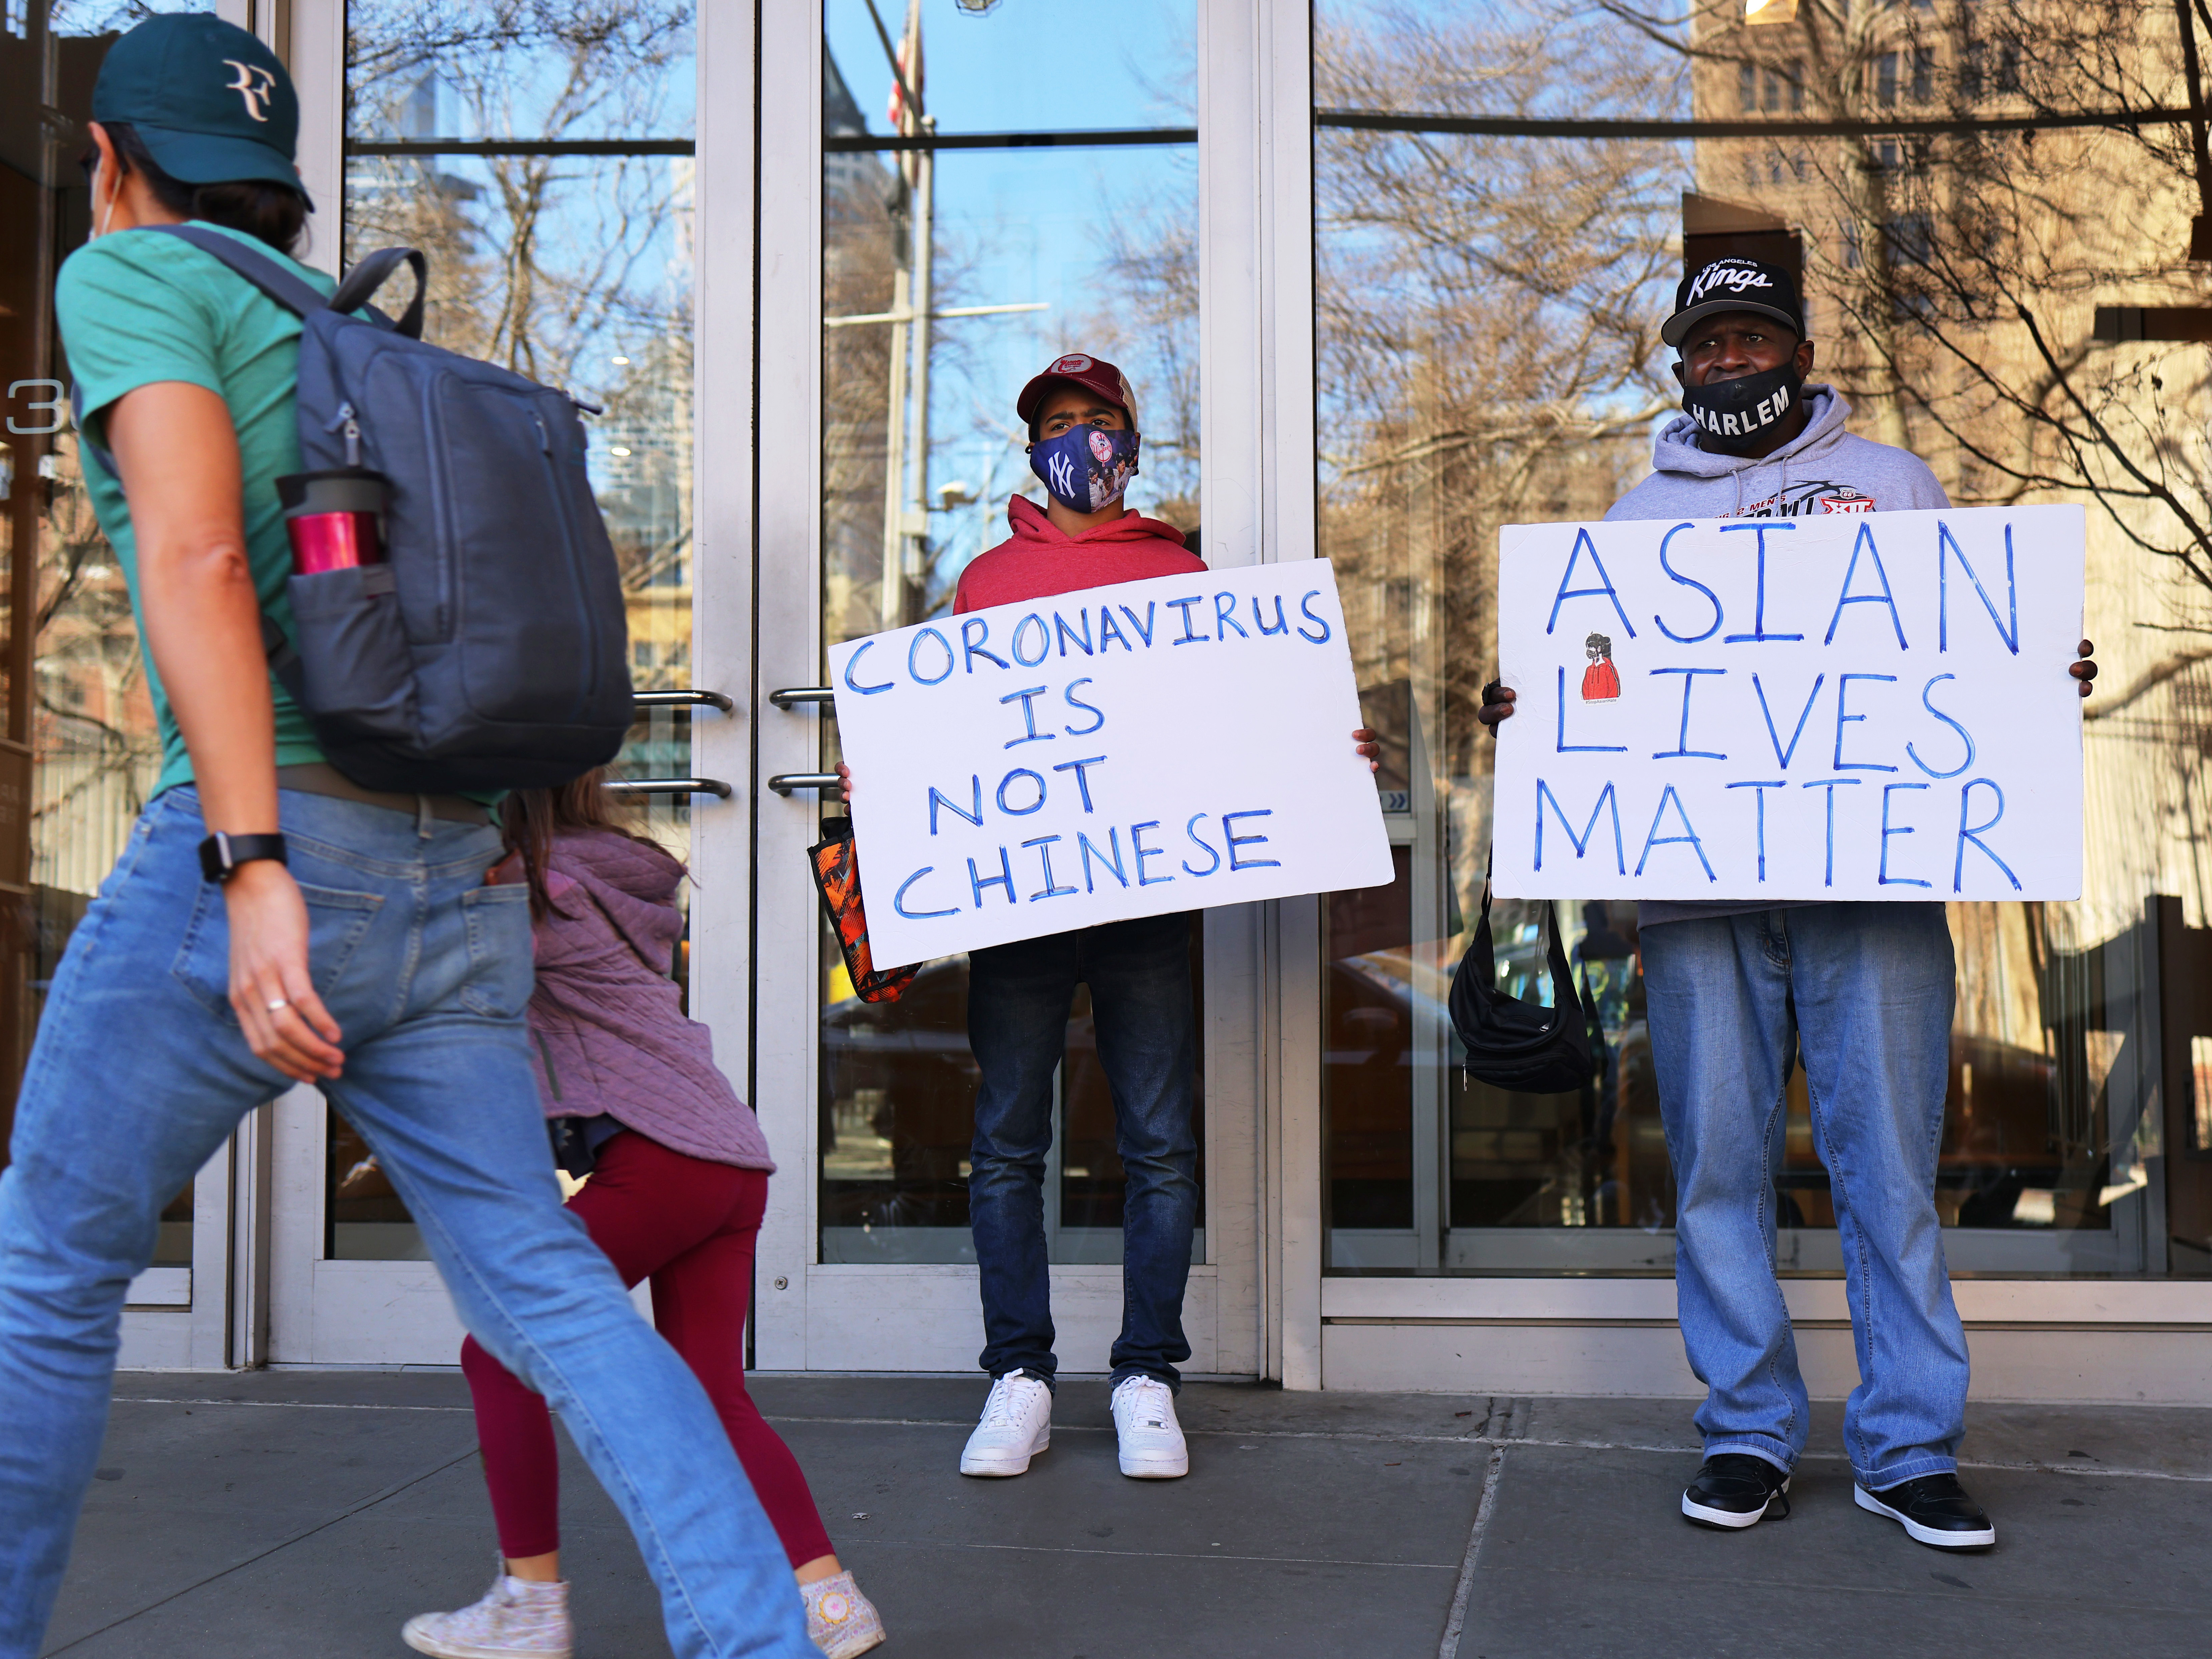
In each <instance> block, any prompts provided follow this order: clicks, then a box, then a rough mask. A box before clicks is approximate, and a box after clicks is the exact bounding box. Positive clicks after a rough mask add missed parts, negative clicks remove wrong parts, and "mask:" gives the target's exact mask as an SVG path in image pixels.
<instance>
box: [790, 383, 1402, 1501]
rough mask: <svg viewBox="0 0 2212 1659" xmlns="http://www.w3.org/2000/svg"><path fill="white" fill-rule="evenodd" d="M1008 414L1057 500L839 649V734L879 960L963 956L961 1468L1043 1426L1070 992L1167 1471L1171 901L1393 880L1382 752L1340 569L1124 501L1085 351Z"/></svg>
mask: <svg viewBox="0 0 2212 1659" xmlns="http://www.w3.org/2000/svg"><path fill="white" fill-rule="evenodd" d="M1015 413H1016V415H1017V416H1018V417H1019V418H1020V419H1021V420H1023V421H1024V422H1027V423H1028V426H1029V432H1030V466H1031V470H1032V471H1035V472H1036V475H1037V477H1038V478H1039V479H1040V480H1041V481H1042V483H1043V484H1044V486H1045V489H1046V491H1047V493H1048V497H1049V500H1048V502H1047V504H1046V505H1045V506H1043V507H1039V506H1037V505H1036V503H1035V502H1032V501H1027V500H1024V498H1022V497H1020V496H1016V497H1015V498H1014V499H1013V500H1012V501H1011V502H1010V503H1009V504H1008V508H1007V514H1008V518H1009V520H1010V521H1011V524H1012V528H1013V531H1014V535H1013V538H1012V540H1010V541H1007V542H1006V543H1004V544H1001V545H1000V546H999V547H996V548H994V549H993V550H991V551H989V552H987V553H985V554H983V555H982V556H980V557H979V558H977V559H976V560H975V562H974V563H972V564H970V565H969V567H968V568H967V570H966V571H965V572H964V573H963V574H962V576H961V579H960V589H959V592H958V594H957V597H956V598H955V600H954V604H953V611H954V614H953V615H952V616H951V617H947V618H944V619H942V620H939V621H935V622H929V623H921V624H920V625H919V626H916V627H913V628H905V629H897V630H896V631H894V632H891V633H887V634H878V635H872V636H871V637H870V638H867V639H863V640H856V641H851V642H849V643H848V644H845V645H842V646H838V647H835V648H833V649H832V650H831V652H830V653H829V668H830V673H831V675H832V677H833V680H832V683H833V684H835V686H836V695H837V724H838V734H839V739H840V741H841V742H842V744H843V747H844V751H845V754H846V755H847V757H848V764H849V767H850V771H849V772H848V798H849V799H851V801H852V804H853V820H854V835H855V842H856V846H857V849H858V852H859V854H860V858H861V860H862V868H863V870H864V872H865V878H866V883H867V890H868V896H869V897H868V922H869V944H870V948H871V950H872V954H873V957H874V959H875V961H876V962H877V963H878V965H880V966H882V967H885V968H896V967H899V966H902V964H904V963H910V962H918V961H921V960H922V959H923V958H925V957H942V956H949V955H952V954H954V953H955V952H957V951H967V952H968V953H969V958H968V961H969V991H968V1040H969V1047H970V1048H971V1049H972V1050H973V1051H974V1054H975V1063H976V1066H977V1068H978V1070H979V1071H980V1072H981V1080H980V1083H979V1085H978V1087H977V1090H976V1095H975V1144H974V1146H973V1149H972V1152H971V1157H970V1160H969V1168H970V1170H971V1174H970V1176H969V1188H968V1192H969V1220H970V1224H971V1225H972V1226H973V1228H974V1231H975V1261H976V1267H977V1278H978V1281H979V1285H980V1289H981V1296H982V1302H983V1327H984V1338H985V1342H984V1348H983V1352H982V1354H981V1365H982V1367H983V1369H984V1370H986V1371H987V1372H988V1373H989V1374H990V1376H991V1377H992V1385H991V1392H990V1395H989V1396H988V1398H987V1400H986V1401H985V1403H984V1407H983V1413H982V1419H981V1422H980V1423H979V1424H978V1425H976V1428H975V1433H974V1434H973V1435H971V1436H970V1437H969V1441H968V1444H967V1446H966V1447H965V1449H963V1451H962V1453H961V1458H960V1472H961V1473H962V1474H970V1475H982V1476H1006V1475H1016V1474H1023V1473H1024V1472H1025V1471H1026V1470H1027V1469H1028V1468H1029V1466H1030V1459H1031V1457H1032V1456H1034V1455H1036V1453H1037V1452H1040V1451H1042V1450H1043V1449H1045V1448H1046V1446H1047V1445H1048V1444H1049V1443H1050V1440H1051V1434H1052V1389H1053V1383H1054V1374H1055V1371H1056V1370H1057V1364H1058V1362H1057V1360H1056V1358H1055V1357H1054V1352H1053V1342H1054V1332H1053V1323H1052V1310H1051V1297H1050V1279H1049V1275H1048V1262H1047V1260H1046V1255H1045V1239H1044V1229H1043V1197H1042V1182H1043V1176H1044V1160H1045V1153H1046V1151H1047V1150H1048V1148H1049V1146H1051V1143H1052V1106H1053V1076H1054V1071H1055V1070H1056V1068H1057V1067H1058V1066H1059V1065H1060V1058H1061V1055H1062V1054H1064V1053H1065V1051H1066V1031H1067V1018H1068V1012H1069V1006H1070V1003H1071V1002H1072V1000H1073V997H1074V994H1075V987H1076V986H1077V985H1078V984H1079V983H1087V984H1088V985H1089V986H1090V987H1091V1009H1092V1012H1093V1016H1094V1018H1095V1020H1096V1024H1097V1040H1098V1059H1099V1064H1100V1066H1102V1067H1103V1070H1104V1071H1105V1073H1106V1080H1107V1084H1108V1086H1109V1089H1110V1091H1111V1092H1112V1095H1113V1098H1114V1115H1115V1140H1116V1146H1117V1150H1118V1151H1119V1152H1120V1154H1121V1161H1122V1164H1123V1166H1124V1167H1125V1168H1126V1169H1127V1172H1128V1189H1127V1198H1126V1200H1125V1202H1124V1206H1123V1225H1122V1258H1121V1259H1122V1287H1123V1316H1122V1326H1121V1335H1120V1336H1119V1337H1118V1338H1117V1339H1116V1340H1115V1343H1114V1348H1113V1353H1112V1364H1113V1370H1114V1378H1113V1384H1114V1385H1113V1396H1112V1398H1113V1416H1114V1425H1115V1433H1116V1437H1117V1440H1118V1446H1119V1452H1120V1462H1121V1473H1122V1474H1125V1475H1129V1476H1132V1477H1134V1478H1137V1479H1141V1480H1172V1479H1175V1478H1176V1477H1179V1476H1181V1475H1182V1474H1187V1473H1188V1471H1189V1468H1190V1461H1189V1453H1188V1448H1187V1446H1186V1443H1185V1442H1184V1439H1183V1436H1182V1429H1181V1428H1180V1427H1179V1426H1178V1425H1177V1424H1176V1413H1175V1391H1176V1389H1177V1387H1178V1386H1179V1385H1180V1383H1181V1380H1182V1379H1181V1377H1180V1375H1179V1374H1178V1373H1177V1371H1176V1364H1177V1362H1179V1361H1181V1360H1184V1359H1188V1358H1189V1357H1190V1346H1189V1344H1188V1342H1187V1341H1186V1340H1184V1338H1183V1332H1182V1299H1183V1290H1184V1285H1185V1282H1186V1280H1187V1279H1188V1276H1189V1271H1190V1246H1191V1235H1192V1230H1193V1225H1194V1222H1195V1221H1196V1219H1197V1209H1198V1206H1197V1198H1198V1186H1197V1182H1196V1180H1195V1163H1196V1155H1197V1145H1198V1143H1197V1138H1196V1132H1195V1125H1194V1115H1195V1108H1196V1102H1195V1101H1194V1099H1193V1098H1192V1089H1191V1080H1192V1073H1193V1071H1194V1066H1195V1063H1196V1060H1197V1040H1198V1039H1197V1031H1196V1029H1195V1028H1196V1021H1195V1018H1194V1012H1193V1006H1192V999H1191V985H1190V924H1189V917H1188V913H1189V912H1190V911H1192V910H1194V909H1200V908H1206V907H1208V906H1212V905H1217V904H1242V903H1248V902H1252V901H1254V900H1258V899H1270V898H1283V897H1287V896H1291V895H1293V894H1301V893H1315V892H1324V891H1328V890H1333V889H1337V888H1346V887H1367V886H1376V885H1380V884H1385V883H1387V882H1389V880H1390V878H1391V863H1390V848H1389V836H1388V834H1387V832H1386V831H1385V829H1383V817H1382V810H1381V807H1380V805H1379V804H1378V802H1377V800H1376V793H1375V785H1374V780H1373V778H1372V777H1371V775H1370V773H1371V771H1372V769H1373V761H1372V758H1371V757H1372V756H1373V755H1374V754H1375V752H1376V744H1375V743H1374V741H1373V738H1374V733H1372V732H1368V731H1366V730H1364V728H1363V729H1359V730H1353V728H1355V727H1357V726H1358V721H1359V696H1358V689H1357V687H1356V685H1355V684H1354V682H1353V679H1352V657H1351V653H1350V651H1349V649H1348V648H1347V647H1346V643H1345V637H1344V616H1343V612H1342V611H1341V609H1340V607H1339V605H1338V604H1337V597H1336V583H1335V580H1334V575H1333V574H1332V573H1331V571H1330V569H1329V567H1328V564H1327V563H1325V562H1320V561H1300V562H1294V563H1290V564H1281V565H1263V566H1257V567H1254V568H1249V569H1243V570H1237V571H1231V572H1228V573H1225V574H1223V573H1215V572H1209V571H1208V570H1207V569H1206V567H1205V565H1203V564H1202V563H1200V561H1199V559H1198V558H1197V556H1195V555H1194V554H1193V553H1191V552H1190V551H1188V549H1187V548H1186V547H1185V546H1184V544H1183V538H1182V534H1181V532H1177V531H1176V530H1175V529H1174V528H1173V527H1172V526H1168V525H1165V524H1162V523H1159V522H1158V521H1157V520H1151V519H1146V518H1143V517H1141V516H1139V514H1138V513H1134V512H1132V511H1130V510H1128V509H1127V508H1126V507H1124V506H1123V505H1122V502H1121V495H1122V492H1123V490H1124V489H1126V488H1127V483H1128V481H1129V479H1130V478H1131V477H1133V476H1134V475H1135V473H1136V471H1137V459H1138V448H1139V442H1140V440H1139V434H1138V431H1137V423H1136V412H1135V398H1134V397H1133V394H1132V392H1131V391H1130V388H1129V384H1128V382H1127V380H1125V379H1124V378H1123V377H1122V375H1121V371H1120V370H1119V369H1117V368H1115V367H1114V365H1113V364H1111V363H1108V362H1101V361H1100V360H1098V359H1097V358H1095V357H1092V356H1089V355H1087V354H1085V353H1082V352H1074V353H1070V354H1068V355H1067V356H1063V357H1060V358H1059V359H1057V360H1055V361H1054V362H1053V363H1051V364H1050V365H1049V366H1048V368H1046V369H1045V371H1044V372H1043V373H1042V374H1039V375H1038V376H1036V379H1034V380H1031V381H1030V383H1029V385H1028V386H1025V387H1024V389H1023V391H1022V394H1021V396H1020V398H1018V400H1017V402H1016V404H1015ZM1346 731H1352V745H1351V746H1347V745H1346V744H1345V741H1344V739H1343V738H1342V736H1341V735H1340V734H1341V733H1343V732H1346ZM1194 735H1195V737H1196V739H1197V740H1196V741H1194V740H1193V738H1194ZM845 769H846V768H845V767H842V766H841V767H840V770H841V771H844V770H845ZM852 778H859V779H860V780H863V781H864V783H865V787H860V788H852V787H850V780H851V779H852Z"/></svg>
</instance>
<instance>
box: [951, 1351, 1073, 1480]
mask: <svg viewBox="0 0 2212 1659" xmlns="http://www.w3.org/2000/svg"><path fill="white" fill-rule="evenodd" d="M1050 1444H1052V1390H1051V1389H1048V1388H1047V1387H1045V1385H1044V1384H1043V1383H1040V1382H1038V1381H1037V1380H1036V1378H1035V1377H1034V1376H1024V1375H1023V1374H1022V1373H1021V1372H1019V1371H1008V1372H1007V1373H1006V1375H1005V1376H1002V1377H1000V1378H999V1379H998V1380H997V1381H996V1382H994V1383H992V1384H991V1397H990V1398H989V1399H988V1400H986V1401H984V1402H983V1420H982V1421H981V1422H980V1423H978V1424H977V1425H975V1433H973V1434H971V1435H969V1437H968V1445H967V1448H966V1449H965V1450H963V1452H962V1453H961V1454H960V1473H961V1474H981V1475H1006V1474H1028V1473H1029V1467H1030V1458H1032V1457H1034V1456H1036V1455H1037V1454H1038V1453H1039V1452H1041V1451H1042V1450H1043V1449H1045V1448H1046V1447H1048V1446H1049V1445H1050Z"/></svg>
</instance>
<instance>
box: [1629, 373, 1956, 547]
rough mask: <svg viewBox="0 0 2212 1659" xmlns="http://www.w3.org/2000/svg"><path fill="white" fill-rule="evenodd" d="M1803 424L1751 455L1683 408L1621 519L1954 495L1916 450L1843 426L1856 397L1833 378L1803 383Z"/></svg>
mask: <svg viewBox="0 0 2212 1659" xmlns="http://www.w3.org/2000/svg"><path fill="white" fill-rule="evenodd" d="M1805 407H1806V410H1807V413H1808V419H1807V421H1806V422H1805V429H1804V430H1803V431H1802V432H1801V433H1799V434H1798V435H1797V436H1796V438H1795V439H1793V440H1792V441H1790V442H1789V443H1786V444H1784V445H1783V446H1782V447H1781V448H1779V449H1778V450H1776V451H1775V452H1774V453H1772V454H1771V455H1763V456H1760V457H1759V459H1756V460H1753V459H1748V458H1747V457H1745V456H1741V455H1721V454H1717V453H1714V452H1712V451H1711V450H1705V449H1700V448H1699V447H1698V428H1697V423H1696V422H1694V421H1692V420H1691V418H1690V417H1689V416H1687V415H1677V416H1675V417H1674V419H1673V420H1671V421H1669V422H1667V424H1666V425H1665V426H1664V427H1662V428H1661V429H1660V432H1659V435H1658V437H1657V438H1656V440H1654V441H1653V443H1652V446H1651V465H1652V473H1651V476H1650V477H1648V478H1646V479H1645V480H1644V482H1643V483H1640V484H1638V485H1637V486H1636V488H1635V489H1632V490H1630V491H1629V492H1628V494H1626V495H1623V496H1622V497H1621V498H1620V500H1619V501H1615V502H1614V503H1613V507H1612V509H1611V510H1610V511H1609V512H1607V513H1606V515H1605V516H1606V518H1607V520H1608V521H1611V520H1620V519H1797V518H1808V517H1811V516H1813V515H1814V514H1817V513H1902V512H1906V511H1908V510H1910V509H1911V508H1914V507H1948V506H1950V505H1951V498H1950V497H1949V496H1948V495H1945V494H1944V493H1943V486H1942V484H1940V483H1936V475H1935V474H1934V473H1933V472H1931V471H1929V470H1928V463H1927V462H1925V461H1923V460H1922V459H1920V458H1919V457H1918V456H1917V455H1914V454H1910V453H1907V452H1905V450H1902V449H1894V448H1892V447H1890V446H1889V445H1887V444H1878V443H1875V441H1873V440H1872V439H1869V438H1861V437H1857V436H1855V435H1853V434H1851V433H1849V432H1846V431H1844V421H1845V420H1847V419H1848V418H1849V417H1850V412H1851V406H1850V404H1848V403H1846V402H1845V401H1844V398H1843V397H1842V395H1841V394H1840V393H1838V392H1837V391H1836V389H1835V388H1834V387H1833V386H1807V387H1806V388H1805Z"/></svg>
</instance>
